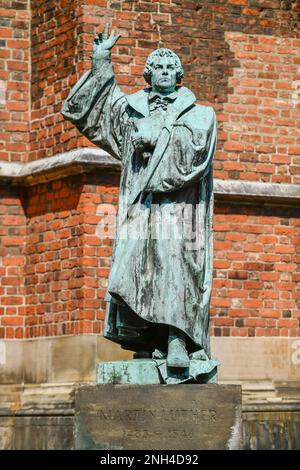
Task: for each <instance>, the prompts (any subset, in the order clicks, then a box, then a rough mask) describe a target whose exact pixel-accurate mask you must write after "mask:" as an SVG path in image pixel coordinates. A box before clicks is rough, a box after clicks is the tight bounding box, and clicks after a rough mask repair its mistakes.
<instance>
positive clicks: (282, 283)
mask: <svg viewBox="0 0 300 470" xmlns="http://www.w3.org/2000/svg"><path fill="white" fill-rule="evenodd" d="M214 226H215V233H214V235H215V253H214V266H215V274H214V290H213V295H212V308H211V316H212V322H211V324H212V327H213V328H212V332H213V334H214V335H215V336H300V284H299V281H300V214H299V209H298V208H297V209H292V208H290V209H289V208H286V207H284V208H275V207H269V208H268V207H264V206H261V205H258V206H239V205H232V206H231V205H216V208H215V219H214Z"/></svg>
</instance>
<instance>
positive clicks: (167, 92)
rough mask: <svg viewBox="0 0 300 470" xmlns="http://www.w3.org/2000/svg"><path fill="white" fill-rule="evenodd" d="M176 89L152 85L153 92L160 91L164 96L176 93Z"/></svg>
mask: <svg viewBox="0 0 300 470" xmlns="http://www.w3.org/2000/svg"><path fill="white" fill-rule="evenodd" d="M174 91H175V88H174V87H172V88H167V89H165V88H164V89H160V88H156V87H152V92H153V93H158V94H160V95H162V96H168V95H171V94H172V93H174Z"/></svg>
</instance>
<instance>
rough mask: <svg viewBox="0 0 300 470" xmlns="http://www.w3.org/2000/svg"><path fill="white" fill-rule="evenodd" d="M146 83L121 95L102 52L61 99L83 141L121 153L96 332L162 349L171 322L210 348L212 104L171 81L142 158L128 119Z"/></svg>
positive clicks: (141, 113) (130, 345)
mask: <svg viewBox="0 0 300 470" xmlns="http://www.w3.org/2000/svg"><path fill="white" fill-rule="evenodd" d="M150 91H151V89H150V88H148V89H145V90H141V91H139V92H137V93H134V94H131V95H125V94H124V93H123V92H122V91H121V90H120V88H119V87H118V85H117V84H116V82H115V80H114V73H113V69H112V66H111V64H110V62H109V61H108V60H104V61H103V65H102V68H101V69H100V70H99V71H98V72H97V73H96V74H94V75H93V74H92V72H91V71H89V72H86V73H85V74H84V75H83V77H82V78H81V79H80V80H79V81H78V82H77V84H76V85H75V86H74V87H73V89H72V90H71V92H70V94H69V96H68V98H67V99H66V101H65V102H64V104H63V108H62V114H63V116H64V117H65V118H66V119H68V120H70V121H71V122H73V123H74V124H75V125H76V126H77V128H78V129H79V130H80V132H81V133H82V134H84V135H85V136H86V137H87V138H88V139H89V140H90V141H91V142H93V143H95V144H96V145H97V146H99V147H101V148H103V149H104V150H106V151H108V152H109V153H110V154H111V155H112V156H113V157H115V158H117V159H120V160H121V168H122V169H121V179H120V191H119V209H118V216H117V233H116V239H115V243H114V249H113V256H112V266H111V271H110V276H109V281H108V289H107V295H106V297H105V299H106V301H107V311H106V320H105V331H104V335H105V336H106V337H108V338H109V339H111V340H113V341H116V342H118V343H120V344H121V345H122V346H123V347H124V348H126V349H132V350H138V349H145V350H149V351H152V350H153V349H154V348H155V347H158V348H160V349H162V350H164V351H166V349H167V341H168V327H169V326H170V325H171V326H174V327H176V328H178V329H180V330H181V331H183V332H185V334H186V335H187V349H188V352H189V353H191V352H194V351H196V350H199V349H204V350H205V352H206V353H207V354H208V356H209V355H210V341H209V304H210V297H211V286H212V261H213V246H212V245H213V232H212V218H213V186H212V159H213V154H214V150H215V142H216V118H215V113H214V111H213V109H212V108H211V107H206V106H199V105H196V104H195V96H194V94H193V93H192V92H191V91H190V90H188V89H187V88H185V87H177V88H176V91H177V93H178V96H177V99H176V100H175V101H174V102H173V103H171V104H170V105H168V108H167V112H166V118H165V120H164V124H163V126H162V128H161V130H160V133H159V137H158V140H157V143H156V146H155V149H154V151H153V153H152V155H151V156H150V158H148V159H143V158H141V156H140V155H137V153H136V152H135V151H134V148H133V145H132V137H133V133H134V129H135V127H136V126H135V124H136V123H138V122H139V121H140V120H141V119H145V118H147V117H149V115H150V112H149V102H148V97H149V92H150ZM153 221H155V222H153ZM159 221H161V223H159ZM166 221H167V222H168V223H167V224H166V223H165V222H166ZM166 225H167V226H168V227H170V229H171V234H169V233H167V234H166V233H165V232H166V231H167V230H166ZM153 227H154V228H153ZM182 227H183V230H182ZM138 228H140V229H141V230H140V235H139V236H137V233H136V231H137V230H138ZM174 228H175V235H174ZM180 229H181V232H180ZM172 230H173V232H172ZM176 230H177V232H176ZM178 230H179V232H178ZM153 231H154V232H155V234H153ZM161 231H163V232H164V234H163V235H161ZM158 232H159V233H158ZM183 232H184V233H183ZM191 232H192V236H191ZM178 233H179V235H178ZM124 234H125V235H124ZM126 234H127V235H126ZM122 326H123V327H124V328H123V329H122V328H121V327H122ZM126 326H127V329H126ZM118 327H119V328H118ZM130 327H132V330H131V333H132V334H131V336H130V333H129V332H130Z"/></svg>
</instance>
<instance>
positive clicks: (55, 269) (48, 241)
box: [25, 175, 118, 337]
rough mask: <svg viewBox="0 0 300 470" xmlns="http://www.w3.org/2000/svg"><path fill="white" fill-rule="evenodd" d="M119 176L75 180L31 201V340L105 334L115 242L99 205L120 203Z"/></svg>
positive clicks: (42, 188) (37, 192)
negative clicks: (102, 226)
mask: <svg viewBox="0 0 300 470" xmlns="http://www.w3.org/2000/svg"><path fill="white" fill-rule="evenodd" d="M117 180H118V178H117V177H116V176H114V175H106V176H105V175H93V176H92V175H89V176H88V175H85V176H73V177H70V178H66V179H64V180H59V181H54V182H52V183H48V184H41V185H38V186H35V187H33V188H31V189H29V191H28V197H27V215H28V221H27V236H26V274H25V278H26V324H25V335H26V337H35V336H49V335H50V336H52V335H64V334H80V333H100V332H101V331H102V326H103V325H102V323H103V319H104V312H105V305H104V301H103V297H104V294H105V288H106V285H107V276H108V273H109V266H110V257H111V253H112V243H113V240H112V239H103V238H100V237H99V236H98V235H97V224H98V223H99V221H100V219H101V215H100V214H99V205H101V204H106V203H109V204H111V203H114V204H116V199H117V182H118V181H117Z"/></svg>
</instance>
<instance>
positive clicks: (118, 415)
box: [74, 384, 241, 450]
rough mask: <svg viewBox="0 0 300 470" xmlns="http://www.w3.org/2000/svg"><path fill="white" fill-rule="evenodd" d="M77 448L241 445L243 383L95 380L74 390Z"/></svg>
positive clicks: (125, 448)
mask: <svg viewBox="0 0 300 470" xmlns="http://www.w3.org/2000/svg"><path fill="white" fill-rule="evenodd" d="M74 441H75V449H109V450H113V449H121V450H132V449H134V450H138V449H143V450H147V449H148V450H153V449H159V450H190V449H194V450H201V449H203V450H204V449H205V450H209V449H231V450H233V449H240V448H241V388H240V386H238V385H217V384H206V385H199V384H185V385H110V384H108V385H93V386H82V387H79V388H78V389H77V391H76V393H75V436H74Z"/></svg>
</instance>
